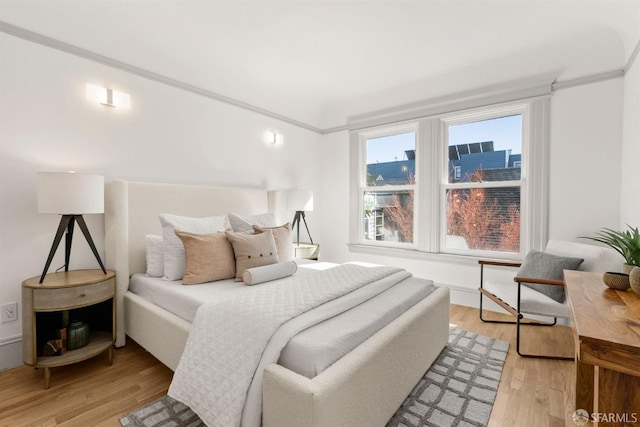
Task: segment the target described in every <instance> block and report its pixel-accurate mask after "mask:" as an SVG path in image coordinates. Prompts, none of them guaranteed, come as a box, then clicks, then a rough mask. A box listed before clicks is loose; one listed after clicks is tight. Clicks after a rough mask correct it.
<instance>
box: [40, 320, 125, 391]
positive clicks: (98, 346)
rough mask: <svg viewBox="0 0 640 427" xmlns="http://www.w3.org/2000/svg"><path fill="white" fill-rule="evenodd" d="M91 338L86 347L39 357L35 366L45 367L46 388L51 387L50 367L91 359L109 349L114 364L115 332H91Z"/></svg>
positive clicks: (110, 361) (110, 360) (110, 362)
mask: <svg viewBox="0 0 640 427" xmlns="http://www.w3.org/2000/svg"><path fill="white" fill-rule="evenodd" d="M90 336H91V338H90V341H89V343H88V344H87V345H85V346H84V347H81V348H78V349H75V350H69V351H67V352H66V353H64V354H61V355H60V356H44V357H38V359H37V360H36V363H35V364H34V365H33V367H34V368H44V388H45V389H49V384H50V382H51V371H50V369H49V368H55V367H58V366H66V365H69V364H72V363H77V362H82V361H83V360H87V359H91V358H92V357H94V356H97V355H99V354H100V353H103V352H105V351H108V352H109V354H108V358H109V366H111V365H112V364H113V334H111V333H110V332H91V335H90Z"/></svg>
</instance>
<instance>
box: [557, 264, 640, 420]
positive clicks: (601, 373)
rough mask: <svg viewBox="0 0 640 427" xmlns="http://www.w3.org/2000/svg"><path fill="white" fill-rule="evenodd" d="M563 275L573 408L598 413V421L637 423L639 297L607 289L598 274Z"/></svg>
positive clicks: (639, 399)
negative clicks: (572, 343) (572, 349)
mask: <svg viewBox="0 0 640 427" xmlns="http://www.w3.org/2000/svg"><path fill="white" fill-rule="evenodd" d="M564 274H565V286H566V293H567V300H568V303H569V310H570V312H571V321H572V323H573V327H574V337H575V340H576V362H575V363H576V390H575V391H576V396H575V404H576V409H584V410H586V411H587V412H588V413H589V414H596V416H597V417H601V418H600V421H602V422H600V424H599V425H607V426H614V425H615V426H625V425H633V424H634V422H639V423H640V296H638V295H637V294H636V293H634V292H633V291H632V290H628V291H616V290H613V289H610V288H608V287H607V286H606V285H605V284H604V283H603V282H602V273H588V272H582V271H568V270H565V272H564ZM610 414H614V415H613V416H612V415H610ZM607 417H608V419H607Z"/></svg>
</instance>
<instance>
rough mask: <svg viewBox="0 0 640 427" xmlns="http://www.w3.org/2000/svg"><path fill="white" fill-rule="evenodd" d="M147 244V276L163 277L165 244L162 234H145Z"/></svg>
mask: <svg viewBox="0 0 640 427" xmlns="http://www.w3.org/2000/svg"><path fill="white" fill-rule="evenodd" d="M144 240H145V243H146V246H147V251H146V258H147V276H151V277H162V276H163V275H164V247H163V246H164V245H163V242H162V236H157V235H155V234H147V235H146V236H144Z"/></svg>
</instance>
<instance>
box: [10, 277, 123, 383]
mask: <svg viewBox="0 0 640 427" xmlns="http://www.w3.org/2000/svg"><path fill="white" fill-rule="evenodd" d="M115 277H116V275H115V273H114V272H113V271H109V270H107V274H104V273H103V272H102V271H101V270H74V271H67V272H59V273H51V274H47V275H46V277H45V279H44V282H43V283H42V284H40V283H38V282H39V280H40V276H36V277H32V278H31V279H27V280H25V281H24V282H22V360H23V362H24V363H25V364H26V365H29V366H33V367H36V368H44V388H45V389H48V388H49V384H50V379H51V372H50V368H53V367H56V366H65V365H69V364H71V363H76V362H80V361H83V360H86V359H89V358H91V357H94V356H97V355H98V354H100V353H103V352H105V351H107V352H108V358H109V365H111V364H112V362H113V353H112V348H113V344H114V342H115V338H116V300H115V295H116V280H115ZM75 319H80V320H83V321H84V322H86V323H87V324H88V325H89V328H90V330H91V334H90V340H89V343H88V344H87V345H85V346H84V347H81V348H78V349H75V350H69V351H66V352H65V353H63V354H61V355H58V356H43V355H42V352H43V348H44V346H45V345H46V343H47V341H49V340H51V339H55V338H58V337H57V336H56V333H57V332H58V331H59V330H60V329H62V328H66V327H67V325H68V323H69V320H72V321H73V320H75Z"/></svg>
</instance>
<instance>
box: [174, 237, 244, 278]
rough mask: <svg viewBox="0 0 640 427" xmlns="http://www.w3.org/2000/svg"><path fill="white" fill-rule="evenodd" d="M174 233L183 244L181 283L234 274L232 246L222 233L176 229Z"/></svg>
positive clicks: (228, 276)
mask: <svg viewBox="0 0 640 427" xmlns="http://www.w3.org/2000/svg"><path fill="white" fill-rule="evenodd" d="M175 233H176V236H178V237H179V238H180V240H181V241H182V244H183V245H184V253H185V258H186V260H185V261H186V262H185V273H184V277H183V278H182V284H183V285H196V284H198V283H206V282H214V281H216V280H222V279H231V278H233V277H234V276H235V275H236V261H235V258H234V256H233V248H232V247H231V243H229V240H228V239H227V236H226V235H225V234H224V233H213V234H194V233H187V232H184V231H177V230H176V232H175Z"/></svg>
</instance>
